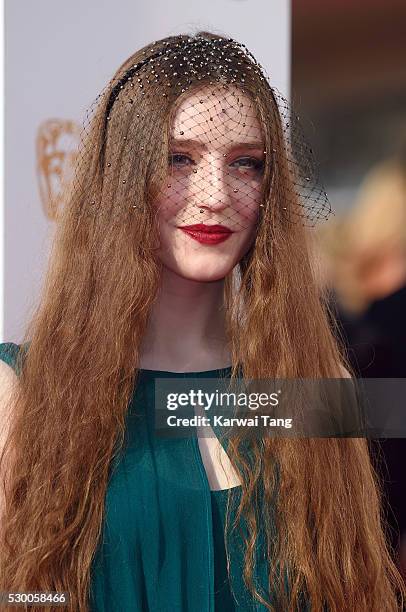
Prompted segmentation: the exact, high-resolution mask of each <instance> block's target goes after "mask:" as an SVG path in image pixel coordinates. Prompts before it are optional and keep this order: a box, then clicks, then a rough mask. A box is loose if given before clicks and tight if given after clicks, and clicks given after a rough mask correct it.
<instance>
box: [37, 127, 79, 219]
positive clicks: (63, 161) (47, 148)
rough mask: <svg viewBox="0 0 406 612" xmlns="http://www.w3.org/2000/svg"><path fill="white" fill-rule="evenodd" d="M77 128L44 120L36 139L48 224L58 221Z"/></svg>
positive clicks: (38, 169)
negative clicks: (49, 221)
mask: <svg viewBox="0 0 406 612" xmlns="http://www.w3.org/2000/svg"><path fill="white" fill-rule="evenodd" d="M79 130H80V128H79V125H78V124H77V123H76V122H75V121H71V120H67V119H48V120H47V121H44V122H43V123H41V124H40V126H39V128H38V131H37V137H36V156H37V177H38V185H39V193H40V197H41V202H42V208H43V211H44V213H45V216H46V217H47V218H48V219H50V220H51V221H55V220H57V219H58V215H59V214H60V211H61V208H62V206H63V194H64V193H65V190H66V189H67V188H68V187H69V184H70V182H71V180H72V178H73V169H74V163H75V159H76V156H77V149H78V144H79Z"/></svg>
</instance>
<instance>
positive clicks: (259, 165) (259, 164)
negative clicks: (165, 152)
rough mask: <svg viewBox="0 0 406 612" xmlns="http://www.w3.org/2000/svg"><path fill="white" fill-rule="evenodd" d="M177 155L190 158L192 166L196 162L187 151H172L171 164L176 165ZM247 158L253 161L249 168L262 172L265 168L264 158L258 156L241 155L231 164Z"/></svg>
mask: <svg viewBox="0 0 406 612" xmlns="http://www.w3.org/2000/svg"><path fill="white" fill-rule="evenodd" d="M176 157H178V158H184V159H187V160H189V162H191V163H190V164H189V163H188V164H186V165H192V166H194V165H195V162H194V161H193V159H192V158H191V157H189V156H188V155H186V154H185V153H171V154H170V155H169V164H170V165H172V166H174V165H176V162H175V161H174V160H175V158H176ZM246 160H248V161H250V162H252V166H251V167H248V169H253V170H256V171H258V172H261V171H262V170H263V168H264V162H263V160H262V159H257V158H256V157H249V156H245V157H239V158H238V159H236V160H234V161H233V163H232V164H231V165H233V164H235V163H236V162H241V161H246ZM240 167H246V168H247V166H240Z"/></svg>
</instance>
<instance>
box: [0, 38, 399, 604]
mask: <svg viewBox="0 0 406 612" xmlns="http://www.w3.org/2000/svg"><path fill="white" fill-rule="evenodd" d="M284 119H285V121H284ZM288 123H289V122H288V121H286V117H285V116H284V115H283V113H282V116H281V111H280V109H279V107H278V104H277V100H276V94H275V91H274V90H272V89H271V88H270V86H269V84H268V82H267V80H266V79H265V78H264V76H263V73H262V71H261V70H260V67H259V65H258V64H257V63H256V62H255V60H254V59H253V58H252V56H251V55H250V54H249V53H248V52H247V51H246V50H244V49H243V47H242V46H241V45H238V43H236V42H235V41H232V40H230V39H225V38H222V37H219V36H214V35H211V34H207V33H200V34H198V35H196V36H194V37H188V36H179V37H171V38H168V39H165V40H163V41H158V42H155V43H154V44H153V45H149V46H147V47H145V48H144V49H142V50H141V51H139V52H137V53H136V54H134V55H133V56H132V57H130V58H129V59H128V60H127V61H126V62H125V63H124V64H123V65H122V66H121V67H120V69H119V70H118V71H117V73H116V75H115V78H114V79H113V81H112V82H111V83H110V84H109V85H108V86H107V88H106V89H105V90H104V92H103V93H102V95H101V96H99V99H98V101H97V105H96V108H95V110H94V113H93V116H92V120H91V122H90V124H89V129H88V133H87V134H86V135H85V140H84V144H83V147H82V155H81V157H80V159H79V163H78V169H77V180H76V183H75V185H74V188H73V189H72V191H71V192H70V193H69V194H67V201H66V207H65V209H64V214H63V217H62V219H61V222H60V224H59V226H58V234H57V236H56V239H55V250H54V252H53V253H52V256H51V260H50V262H51V264H50V269H49V272H48V275H47V277H46V284H45V287H44V293H43V296H42V300H41V303H40V307H39V309H38V312H37V313H36V316H35V318H34V319H33V321H32V324H31V325H30V327H29V329H28V331H27V334H26V338H25V340H26V342H25V343H24V345H23V347H24V350H23V351H18V348H19V347H18V346H16V345H3V359H4V360H8V362H9V363H10V364H11V363H12V364H13V365H14V366H15V368H16V371H17V372H18V373H19V385H18V388H17V387H16V393H15V395H14V396H13V398H14V399H13V408H12V411H11V410H10V413H12V417H13V419H12V421H13V423H12V426H10V431H9V433H8V435H7V444H6V447H5V448H6V451H8V452H7V453H6V454H5V457H4V460H3V464H4V465H7V466H8V467H7V482H6V487H7V488H6V497H5V499H6V505H5V513H4V518H3V530H4V540H5V543H4V546H3V548H2V563H1V566H2V575H1V588H2V589H3V590H8V591H13V590H26V591H42V592H48V591H66V592H68V593H69V595H70V607H69V609H71V610H75V611H76V610H88V609H95V610H96V609H97V610H99V609H100V610H102V609H105V610H112V609H114V610H115V609H117V610H119V609H120V610H121V609H133V610H153V611H158V610H168V611H169V610H185V611H202V610H213V609H214V608H215V609H219V610H220V609H221V610H226V609H238V610H250V609H261V610H297V609H311V610H312V611H317V610H322V609H328V610H332V611H333V610H354V611H355V610H356V611H362V610H365V611H367V610H368V611H371V610H376V611H378V610H379V611H380V612H381V611H382V610H397V609H399V607H398V603H397V595H399V593H400V592H401V591H402V586H401V582H400V578H399V576H398V574H397V571H396V569H395V566H394V564H393V562H392V560H391V558H390V555H389V552H388V550H387V545H386V543H385V538H384V533H383V529H382V523H381V519H380V501H379V489H378V485H377V483H376V480H375V476H374V473H373V470H372V468H371V464H370V459H369V454H368V448H367V444H366V441H365V440H362V439H334V438H331V439H323V440H322V439H282V438H273V439H271V438H269V437H264V438H260V439H256V440H254V441H252V442H251V444H250V447H249V453H247V452H246V448H244V444H243V442H244V441H243V440H242V439H241V437H239V436H233V437H232V438H230V440H229V443H228V445H226V447H225V449H223V447H220V443H219V442H218V441H217V440H216V439H214V438H210V439H209V438H206V439H201V438H199V441H198V443H197V442H196V440H194V441H193V440H190V439H187V440H186V441H185V440H183V441H182V440H158V439H157V438H155V437H154V435H153V425H151V422H152V419H151V416H152V414H153V409H154V397H153V396H154V381H155V380H156V379H159V378H165V377H166V376H168V375H169V376H172V377H175V378H181V379H184V378H188V377H190V376H191V377H206V376H207V377H231V378H234V377H236V376H239V375H240V373H241V372H243V373H244V377H247V378H274V377H280V378H329V377H337V376H341V375H342V373H343V369H342V367H343V366H342V359H341V357H340V353H339V350H338V347H337V344H336V342H335V340H334V337H333V335H332V333H331V331H330V328H329V325H328V321H327V317H326V312H325V308H324V306H323V305H322V304H321V303H320V299H319V296H318V293H317V290H316V288H315V283H314V279H313V275H312V271H311V267H310V263H309V256H308V252H307V244H306V240H305V236H306V234H305V230H304V227H303V225H304V223H303V221H304V218H305V217H309V218H310V219H311V220H312V219H313V220H314V218H315V217H316V216H317V215H318V213H319V212H323V206H324V204H325V203H324V204H323V205H322V206H320V205H319V209H318V210H317V202H320V198H321V192H320V193H319V192H317V197H316V195H315V194H316V191H315V190H314V191H313V197H310V196H309V193H310V194H312V191H310V192H308V198H307V202H308V204H307V205H306V204H303V203H301V202H300V201H299V198H298V194H299V192H300V190H301V189H302V188H303V189H305V188H306V181H307V182H311V179H312V176H307V175H305V176H304V177H303V176H301V175H300V173H295V172H296V171H295V164H294V160H293V158H292V155H291V152H292V149H291V147H290V146H285V145H286V142H287V139H288V138H290V139H291V140H290V144H292V143H293V144H294V142H293V137H292V134H294V132H292V126H289V125H288ZM288 144H289V143H288ZM168 162H169V167H168ZM292 162H293V163H292ZM202 226H203V227H202ZM206 226H211V227H209V228H207V227H206ZM219 226H220V227H219ZM7 349H9V350H8V351H7ZM20 356H21V357H20ZM13 358H14V359H13ZM6 367H7V366H5V365H4V367H3V368H2V371H3V372H4V369H5V368H6ZM10 378H11V376H9V379H10ZM10 387H11V382H10V384H9V386H7V385H6V384H5V385H3V388H4V389H5V390H6V391H7V389H10ZM3 404H4V405H6V404H7V405H8V406H10V402H8V403H7V402H3ZM4 410H5V409H4ZM199 449H200V453H199V452H198V451H199ZM225 451H227V452H225ZM223 468H224V469H223ZM3 469H4V473H6V470H5V468H3ZM210 489H211V490H212V491H213V492H212V493H210ZM227 489H229V491H227ZM228 498H229V499H228ZM228 501H229V507H228V508H227V502H228ZM232 512H233V513H234V516H232ZM231 519H233V520H231ZM234 519H235V520H236V523H235V524H236V525H237V527H238V528H237V529H234V530H232V529H231V527H232V525H231V523H233V522H234ZM223 521H224V525H223ZM27 524H29V529H26V525H27ZM229 528H230V531H229ZM223 529H225V530H226V533H228V534H229V535H230V538H228V539H227V553H228V556H229V558H230V567H229V580H228V579H227V563H226V558H225V556H224V543H223ZM212 530H213V533H212ZM221 572H223V574H221ZM224 580H225V581H224ZM213 590H216V591H217V593H216V596H215V595H214V593H213ZM233 593H234V595H233ZM89 595H90V597H89ZM34 609H35V606H34ZM41 609H43V608H41Z"/></svg>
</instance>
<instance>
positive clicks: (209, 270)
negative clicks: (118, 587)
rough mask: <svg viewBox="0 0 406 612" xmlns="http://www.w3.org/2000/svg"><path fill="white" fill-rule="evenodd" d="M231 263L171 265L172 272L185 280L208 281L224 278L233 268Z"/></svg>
mask: <svg viewBox="0 0 406 612" xmlns="http://www.w3.org/2000/svg"><path fill="white" fill-rule="evenodd" d="M233 267H234V266H233V265H231V266H230V265H221V266H219V265H216V266H213V267H210V266H194V265H192V264H191V265H180V266H173V267H172V266H171V270H172V272H174V273H175V274H177V275H178V276H180V277H182V278H185V279H187V280H192V281H195V282H198V283H210V282H214V281H219V280H222V279H223V278H225V277H226V276H227V275H228V274H229V273H230V272H231V270H232V269H233Z"/></svg>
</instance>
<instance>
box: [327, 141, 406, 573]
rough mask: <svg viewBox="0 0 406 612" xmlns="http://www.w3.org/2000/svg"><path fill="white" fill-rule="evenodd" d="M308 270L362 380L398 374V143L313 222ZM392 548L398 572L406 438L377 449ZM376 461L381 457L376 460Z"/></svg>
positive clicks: (401, 232) (402, 260)
mask: <svg viewBox="0 0 406 612" xmlns="http://www.w3.org/2000/svg"><path fill="white" fill-rule="evenodd" d="M317 238H318V239H319V244H318V248H319V249H320V251H319V253H318V257H317V261H318V265H317V268H316V272H317V275H318V280H319V282H320V285H321V286H323V287H324V289H325V290H326V291H328V292H331V296H330V297H331V302H332V304H333V309H334V312H335V316H336V318H337V320H338V322H339V324H340V327H341V329H342V332H343V339H344V342H345V344H346V345H347V350H348V358H349V360H350V362H351V365H352V367H353V369H354V371H355V372H356V374H357V375H358V376H360V377H362V378H405V377H406V146H404V147H403V149H402V150H401V151H400V153H399V154H398V155H396V156H394V157H393V158H391V159H388V160H386V161H384V162H382V163H381V164H379V165H377V166H375V167H374V168H373V169H372V170H371V171H370V172H369V173H368V174H367V176H366V177H365V179H364V181H363V182H362V185H361V188H360V190H359V193H358V197H357V199H356V202H355V205H354V207H353V209H352V210H351V211H350V212H349V213H347V214H345V215H342V216H340V217H339V218H337V219H336V220H335V221H334V222H333V223H330V224H327V225H325V226H324V227H321V228H320V232H319V233H318V235H317ZM377 453H378V455H381V454H383V457H382V458H379V459H380V461H379V464H380V465H379V469H381V470H382V471H383V476H384V485H385V489H386V496H387V499H388V504H389V506H390V507H389V508H388V515H389V516H388V518H389V520H390V524H391V530H392V533H391V534H390V537H391V541H392V545H393V547H394V548H395V549H396V550H397V553H398V560H399V566H400V569H401V571H402V573H403V576H404V577H405V578H406V490H405V489H406V487H405V478H404V465H406V440H405V439H403V438H391V439H382V440H380V441H379V447H378V449H377ZM381 459H384V462H383V464H382V462H381Z"/></svg>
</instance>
